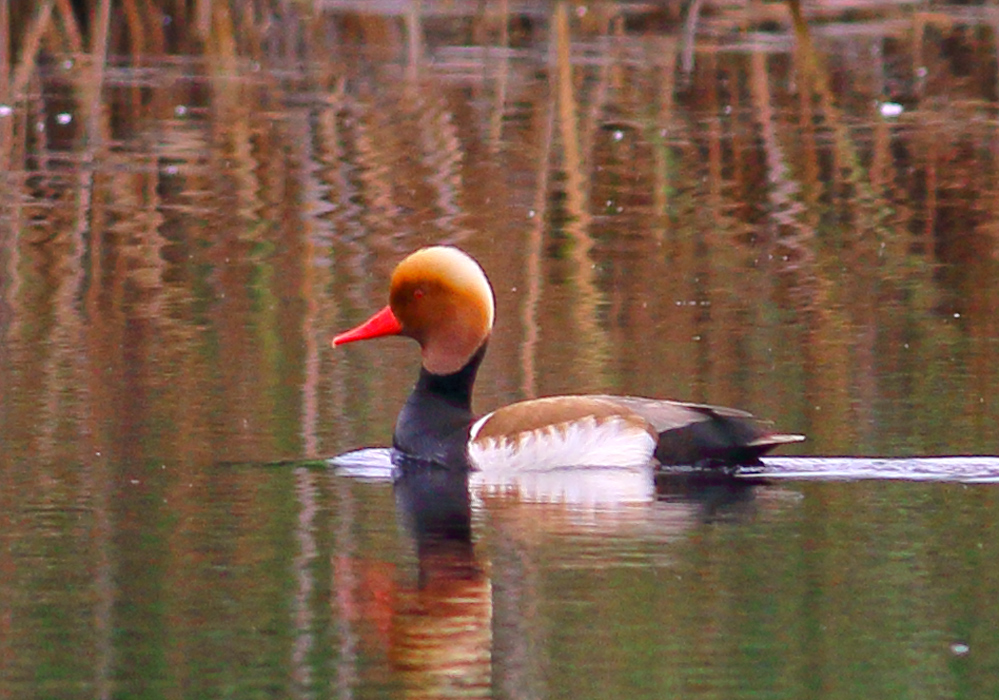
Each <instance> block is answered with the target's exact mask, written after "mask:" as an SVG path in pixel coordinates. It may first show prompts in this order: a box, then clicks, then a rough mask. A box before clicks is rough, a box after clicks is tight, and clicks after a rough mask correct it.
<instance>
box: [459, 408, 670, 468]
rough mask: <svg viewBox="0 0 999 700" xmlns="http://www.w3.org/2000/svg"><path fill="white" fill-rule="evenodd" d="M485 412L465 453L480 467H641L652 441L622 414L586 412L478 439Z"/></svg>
mask: <svg viewBox="0 0 999 700" xmlns="http://www.w3.org/2000/svg"><path fill="white" fill-rule="evenodd" d="M488 419H489V416H488V415H487V416H484V417H483V418H480V419H479V420H478V421H476V423H475V424H474V425H473V426H472V430H471V432H470V441H469V444H468V457H469V461H470V462H471V463H472V466H473V467H474V468H476V469H479V470H481V471H483V472H510V471H514V472H523V471H533V472H538V471H547V470H552V469H569V468H576V467H616V468H622V467H624V468H631V469H643V470H644V469H645V468H646V467H648V466H649V462H650V460H651V459H652V453H653V451H654V450H655V447H656V443H655V440H654V439H653V438H652V436H651V435H650V434H649V433H648V432H647V431H645V430H643V429H642V428H640V427H638V426H636V425H635V424H634V423H630V422H628V421H626V420H624V419H623V418H609V419H605V420H603V421H599V422H598V421H597V420H596V419H595V418H593V417H590V416H587V417H586V418H582V419H579V420H574V421H571V422H568V423H562V424H559V425H552V426H548V427H546V428H543V429H540V430H531V431H525V432H523V433H519V434H517V435H515V436H512V437H511V438H507V439H503V440H500V439H496V438H492V437H487V438H481V439H476V437H477V435H478V433H479V430H480V429H481V428H482V425H483V424H484V423H485V422H486V421H487V420H488Z"/></svg>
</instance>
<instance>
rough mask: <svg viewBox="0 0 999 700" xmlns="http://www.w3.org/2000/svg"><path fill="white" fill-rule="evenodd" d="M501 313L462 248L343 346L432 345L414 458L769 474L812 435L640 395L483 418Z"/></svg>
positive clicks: (479, 465)
mask: <svg viewBox="0 0 999 700" xmlns="http://www.w3.org/2000/svg"><path fill="white" fill-rule="evenodd" d="M494 313H495V303H494V298H493V290H492V287H491V286H490V285H489V280H488V279H487V278H486V275H485V273H484V272H483V271H482V268H481V267H480V266H479V264H478V263H477V262H476V261H475V260H473V259H472V258H471V257H470V256H468V255H467V254H466V253H464V252H462V251H460V250H458V249H457V248H453V247H450V246H434V247H430V248H424V249H421V250H418V251H416V252H415V253H413V254H411V255H410V256H409V257H407V258H405V259H404V260H403V261H402V262H400V263H399V265H398V266H397V267H396V268H395V271H394V272H393V274H392V282H391V286H390V292H389V305H388V306H386V307H385V308H384V309H382V310H381V311H379V312H378V313H376V314H375V315H374V316H372V317H371V318H370V319H368V320H367V321H366V322H364V323H362V324H361V325H359V326H357V327H356V328H353V329H352V330H349V331H346V332H344V333H341V334H339V335H337V336H336V337H335V338H333V346H334V347H336V346H338V345H343V344H345V343H352V342H354V341H357V340H367V339H369V338H378V337H381V336H386V335H403V336H408V337H410V338H413V339H414V340H416V342H418V343H419V344H420V349H421V351H422V354H423V365H422V367H421V369H420V377H419V380H418V381H417V383H416V387H415V388H414V389H413V392H412V393H411V394H410V395H409V399H408V400H407V401H406V404H405V406H403V409H402V412H401V413H400V414H399V418H398V421H397V422H396V426H395V433H394V435H393V446H394V447H395V449H396V450H397V451H399V452H401V453H402V454H403V455H406V456H410V457H414V458H416V459H418V460H422V461H430V462H435V463H440V464H443V465H447V466H454V465H459V466H463V467H471V468H472V469H481V470H494V469H501V470H515V469H518V468H525V469H532V470H539V469H559V468H568V467H579V466H600V467H644V466H648V465H649V464H651V463H653V459H655V460H658V462H659V463H660V464H664V465H702V466H741V465H758V464H759V463H760V462H759V457H760V455H762V454H764V453H765V452H767V451H768V450H770V449H772V448H774V447H776V446H778V445H782V444H786V443H791V442H799V441H801V440H804V436H802V435H786V434H781V433H775V432H773V431H772V430H771V428H770V427H769V426H768V424H766V423H765V422H763V421H760V420H758V419H756V418H754V417H753V416H752V415H751V414H749V413H745V412H743V411H738V410H735V409H731V408H721V407H718V406H706V405H701V404H692V403H680V402H677V401H666V400H659V399H647V398H641V397H635V396H606V395H579V396H553V397H549V398H540V399H530V400H526V401H520V402H517V403H514V404H510V405H509V406H505V407H503V408H499V409H497V410H495V411H493V412H492V413H487V414H486V415H484V416H482V417H480V418H478V419H476V417H475V416H474V414H473V413H472V385H473V384H474V382H475V375H476V372H477V371H478V369H479V365H480V364H481V362H482V358H483V357H484V356H485V353H486V345H487V343H488V341H489V334H490V333H491V331H492V328H493V316H494Z"/></svg>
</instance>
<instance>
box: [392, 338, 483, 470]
mask: <svg viewBox="0 0 999 700" xmlns="http://www.w3.org/2000/svg"><path fill="white" fill-rule="evenodd" d="M485 354H486V344H485V343H483V345H482V347H480V348H479V349H478V350H477V351H476V352H475V354H474V355H472V357H471V359H470V360H469V361H468V363H467V364H466V365H465V366H464V367H462V368H461V369H460V370H458V371H457V372H454V373H453V374H433V373H431V372H428V371H427V370H426V369H425V368H422V367H421V368H420V378H419V380H418V381H417V382H416V387H414V388H413V391H412V393H410V395H409V398H408V399H407V400H406V405H405V406H403V409H402V412H401V413H400V414H399V419H398V421H397V422H396V424H395V434H394V435H393V440H392V441H393V444H394V446H395V448H396V449H397V450H400V451H401V452H403V453H405V454H406V455H409V456H411V457H416V458H417V459H422V460H428V461H431V462H435V463H440V464H444V465H446V466H465V467H467V464H468V462H467V454H466V449H467V442H468V430H469V428H470V427H471V424H472V420H473V418H474V415H473V414H472V387H473V386H474V385H475V376H476V374H477V373H478V371H479V365H481V364H482V358H483V357H485Z"/></svg>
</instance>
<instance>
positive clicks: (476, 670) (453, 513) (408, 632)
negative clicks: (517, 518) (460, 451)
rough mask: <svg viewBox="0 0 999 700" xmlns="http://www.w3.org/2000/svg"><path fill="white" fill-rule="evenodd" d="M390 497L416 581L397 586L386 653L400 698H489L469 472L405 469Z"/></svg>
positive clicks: (485, 605)
mask: <svg viewBox="0 0 999 700" xmlns="http://www.w3.org/2000/svg"><path fill="white" fill-rule="evenodd" d="M395 494H396V504H397V508H398V511H399V514H400V517H401V519H402V520H403V522H404V523H405V524H406V526H407V529H408V531H409V533H410V536H411V537H412V538H413V541H414V543H415V546H416V556H417V560H418V570H419V575H418V584H417V586H416V588H415V589H410V590H405V589H403V590H400V591H399V595H398V597H397V600H396V607H395V612H394V616H393V622H392V647H391V659H392V663H393V665H394V666H395V667H396V668H397V669H398V670H399V671H400V672H401V674H402V677H403V681H404V683H405V684H406V688H407V691H408V692H407V697H420V698H439V697H453V696H461V697H490V696H491V684H492V680H491V679H492V673H491V668H492V589H491V586H490V582H489V578H488V576H487V574H486V572H485V570H484V569H483V566H482V565H481V564H480V563H479V562H477V561H476V558H475V551H474V547H473V544H472V522H471V507H470V505H469V498H468V475H467V473H464V472H462V471H457V470H454V471H452V470H446V469H441V468H438V467H434V466H426V467H421V466H414V467H410V468H407V469H404V470H403V472H402V475H401V477H400V478H399V479H397V480H396V483H395Z"/></svg>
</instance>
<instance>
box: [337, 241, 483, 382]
mask: <svg viewBox="0 0 999 700" xmlns="http://www.w3.org/2000/svg"><path fill="white" fill-rule="evenodd" d="M494 314H495V302H494V300H493V290H492V287H491V286H490V285H489V280H488V279H487V278H486V273H484V272H483V271H482V268H481V267H479V264H478V263H477V262H475V260H473V259H472V258H471V257H470V256H469V255H467V254H466V253H463V252H462V251H460V250H458V249H457V248H452V247H450V246H433V247H431V248H423V249H421V250H418V251H416V252H415V253H413V254H412V255H410V256H409V257H407V258H406V259H405V260H403V261H402V262H400V263H399V264H398V265H397V266H396V268H395V271H394V272H393V273H392V283H391V286H390V288H389V305H388V306H386V307H385V308H384V309H382V310H381V311H379V312H378V313H376V314H375V315H374V316H372V317H371V318H369V319H368V320H367V321H365V322H364V323H362V324H361V325H359V326H357V327H356V328H353V329H351V330H349V331H346V332H344V333H340V334H339V335H337V336H336V337H335V338H333V347H336V346H338V345H343V344H344V343H352V342H354V341H356V340H367V339H368V338H379V337H381V336H384V335H404V336H408V337H410V338H413V339H414V340H416V342H418V343H419V344H420V349H421V350H422V352H423V366H424V368H426V370H427V371H428V372H431V373H433V374H452V373H454V372H457V371H458V370H460V369H461V368H462V367H464V366H465V365H466V364H467V363H468V361H469V360H470V359H471V357H472V356H473V355H474V354H475V353H476V351H477V350H478V349H479V348H480V347H482V345H483V343H485V342H486V340H488V339H489V333H490V332H491V331H492V328H493V316H494Z"/></svg>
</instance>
